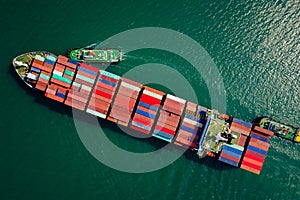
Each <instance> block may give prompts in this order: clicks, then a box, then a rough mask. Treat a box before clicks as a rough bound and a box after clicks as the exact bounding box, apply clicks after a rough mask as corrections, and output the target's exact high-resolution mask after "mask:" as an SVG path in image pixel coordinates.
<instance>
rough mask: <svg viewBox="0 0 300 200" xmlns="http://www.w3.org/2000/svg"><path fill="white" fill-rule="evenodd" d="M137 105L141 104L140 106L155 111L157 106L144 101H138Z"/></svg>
mask: <svg viewBox="0 0 300 200" xmlns="http://www.w3.org/2000/svg"><path fill="white" fill-rule="evenodd" d="M139 106H142V107H145V108H147V109H150V110H154V111H157V110H158V107H156V106H151V105H150V104H147V103H145V102H141V101H140V102H139Z"/></svg>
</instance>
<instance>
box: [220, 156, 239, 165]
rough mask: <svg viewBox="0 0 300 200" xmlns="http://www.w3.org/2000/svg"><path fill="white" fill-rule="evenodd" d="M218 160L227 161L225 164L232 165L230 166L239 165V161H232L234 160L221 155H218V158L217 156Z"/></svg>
mask: <svg viewBox="0 0 300 200" xmlns="http://www.w3.org/2000/svg"><path fill="white" fill-rule="evenodd" d="M219 161H222V162H224V163H227V164H229V165H232V166H235V167H237V166H238V165H239V163H237V162H234V161H232V160H228V159H226V158H223V157H220V158H219Z"/></svg>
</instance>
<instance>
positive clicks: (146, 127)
mask: <svg viewBox="0 0 300 200" xmlns="http://www.w3.org/2000/svg"><path fill="white" fill-rule="evenodd" d="M132 124H133V125H135V126H137V127H139V128H141V129H145V130H148V131H150V130H151V127H149V126H146V125H143V124H140V123H138V122H135V121H133V122H132Z"/></svg>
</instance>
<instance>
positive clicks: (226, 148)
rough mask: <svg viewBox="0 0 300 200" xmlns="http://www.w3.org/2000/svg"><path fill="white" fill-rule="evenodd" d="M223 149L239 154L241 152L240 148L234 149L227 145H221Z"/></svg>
mask: <svg viewBox="0 0 300 200" xmlns="http://www.w3.org/2000/svg"><path fill="white" fill-rule="evenodd" d="M223 150H227V151H231V152H233V153H236V154H239V155H241V154H242V153H243V152H242V151H241V150H239V149H235V148H233V147H230V146H227V145H223Z"/></svg>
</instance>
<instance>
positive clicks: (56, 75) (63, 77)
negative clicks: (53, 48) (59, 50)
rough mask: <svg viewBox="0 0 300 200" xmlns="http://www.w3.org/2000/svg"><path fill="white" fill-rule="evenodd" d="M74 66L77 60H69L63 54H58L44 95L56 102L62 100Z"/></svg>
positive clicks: (74, 68)
mask: <svg viewBox="0 0 300 200" xmlns="http://www.w3.org/2000/svg"><path fill="white" fill-rule="evenodd" d="M62 63H64V64H62ZM53 64H54V63H53ZM76 68H77V62H75V61H69V59H68V58H67V57H65V56H58V59H57V62H56V64H55V67H54V69H53V72H52V76H51V79H50V83H49V85H48V87H47V90H46V93H45V96H46V97H48V98H50V99H53V100H55V101H58V102H64V100H65V99H66V95H67V91H68V90H69V88H70V87H71V84H72V81H73V77H74V73H75V70H76Z"/></svg>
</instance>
